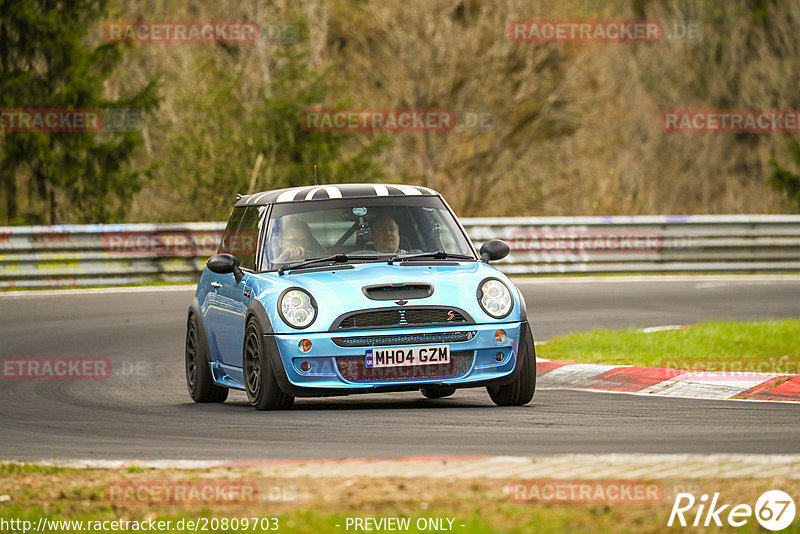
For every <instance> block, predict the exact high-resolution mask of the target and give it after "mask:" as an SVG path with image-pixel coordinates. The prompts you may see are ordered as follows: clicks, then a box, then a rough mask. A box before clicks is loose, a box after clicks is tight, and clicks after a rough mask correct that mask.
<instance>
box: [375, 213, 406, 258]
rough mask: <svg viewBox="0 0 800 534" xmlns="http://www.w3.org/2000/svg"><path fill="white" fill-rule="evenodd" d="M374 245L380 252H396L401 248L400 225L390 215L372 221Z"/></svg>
mask: <svg viewBox="0 0 800 534" xmlns="http://www.w3.org/2000/svg"><path fill="white" fill-rule="evenodd" d="M372 245H373V247H375V250H377V251H378V252H383V253H386V254H394V253H396V252H399V249H400V227H399V226H398V225H397V222H395V220H394V219H393V218H392V217H390V216H389V215H384V216H382V217H378V219H377V220H376V221H375V222H374V223H372Z"/></svg>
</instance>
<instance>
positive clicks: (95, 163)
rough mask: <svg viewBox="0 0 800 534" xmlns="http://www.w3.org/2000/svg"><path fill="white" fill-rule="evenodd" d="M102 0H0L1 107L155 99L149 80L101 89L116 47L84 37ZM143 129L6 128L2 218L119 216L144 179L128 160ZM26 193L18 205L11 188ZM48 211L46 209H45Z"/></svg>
mask: <svg viewBox="0 0 800 534" xmlns="http://www.w3.org/2000/svg"><path fill="white" fill-rule="evenodd" d="M107 4H108V2H107V1H105V0H76V1H73V2H69V3H64V4H53V3H52V2H49V1H46V0H36V1H30V0H4V1H3V2H2V3H0V107H2V108H3V109H9V108H11V109H14V108H21V109H48V108H49V109H62V110H63V109H76V110H77V109H108V108H126V109H134V110H136V111H137V112H138V113H140V114H144V113H146V112H147V111H149V110H152V109H154V108H155V107H156V106H157V104H158V99H157V96H156V88H157V87H156V82H155V80H153V79H151V80H150V81H149V82H148V83H146V84H145V86H144V87H143V88H141V89H140V90H138V91H135V92H134V93H133V94H131V95H130V96H127V97H120V98H116V99H106V98H104V97H103V93H104V84H105V81H106V79H107V78H108V77H109V76H111V75H112V74H113V71H114V69H115V67H116V66H117V65H118V64H119V62H120V60H121V58H122V53H123V49H122V47H120V46H117V45H112V44H100V45H98V46H94V47H93V46H90V45H88V44H87V34H88V28H90V27H92V25H93V24H96V22H97V20H98V19H99V18H100V17H101V16H102V15H103V14H105V13H106V10H107ZM140 144H141V133H139V132H136V131H126V132H120V133H116V132H114V133H111V132H108V131H107V130H105V129H104V131H100V132H93V131H76V132H45V131H34V132H13V131H6V132H3V143H2V145H0V182H2V184H3V186H4V187H3V189H4V194H5V197H6V198H5V200H6V202H5V215H6V219H8V220H9V221H11V222H13V223H21V224H25V223H44V222H49V223H51V224H52V223H57V222H60V221H62V220H70V221H78V222H106V221H115V220H122V219H123V217H124V215H125V213H126V210H127V208H128V207H129V206H130V203H131V200H132V197H133V195H134V194H135V193H136V192H137V191H138V190H139V188H140V187H141V177H142V171H141V170H138V171H137V170H134V169H131V168H130V167H129V165H128V160H129V159H130V158H131V156H132V155H133V152H134V150H136V148H137V147H138V146H139V145H140ZM22 190H25V191H27V192H28V193H29V196H30V197H32V198H33V202H32V205H33V207H34V209H33V210H31V211H29V212H23V213H20V212H19V209H18V200H19V199H18V193H19V192H21V191H22ZM45 211H46V213H47V215H45V213H44V212H45Z"/></svg>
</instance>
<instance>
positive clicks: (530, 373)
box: [486, 329, 536, 406]
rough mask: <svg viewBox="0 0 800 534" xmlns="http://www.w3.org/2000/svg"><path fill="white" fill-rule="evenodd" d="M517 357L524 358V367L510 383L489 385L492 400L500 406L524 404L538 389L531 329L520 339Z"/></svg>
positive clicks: (488, 389)
mask: <svg viewBox="0 0 800 534" xmlns="http://www.w3.org/2000/svg"><path fill="white" fill-rule="evenodd" d="M517 357H521V358H522V369H520V372H519V375H518V376H517V378H515V379H514V381H513V382H511V383H510V384H506V385H504V386H488V387H487V388H486V390H487V391H488V392H489V397H491V399H492V402H494V403H495V404H496V405H498V406H522V405H523V404H528V403H529V402H530V401H531V399H533V393H534V391H535V390H536V350H535V349H534V347H533V334H531V331H530V329H528V333H527V334H526V336H525V338H524V339H522V340H520V349H519V354H517Z"/></svg>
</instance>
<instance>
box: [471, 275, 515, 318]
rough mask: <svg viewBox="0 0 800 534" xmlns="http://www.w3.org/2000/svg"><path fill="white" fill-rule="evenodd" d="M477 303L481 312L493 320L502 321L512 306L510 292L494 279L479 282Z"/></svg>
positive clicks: (512, 299)
mask: <svg viewBox="0 0 800 534" xmlns="http://www.w3.org/2000/svg"><path fill="white" fill-rule="evenodd" d="M478 302H480V304H481V308H483V311H485V312H486V313H488V314H489V315H491V316H492V317H494V318H495V319H502V318H503V317H505V316H506V315H508V314H509V313H511V308H512V307H513V306H514V298H513V297H512V296H511V291H509V290H508V287H506V285H505V284H504V283H503V282H501V281H500V280H496V279H494V278H489V279H487V280H484V281H483V282H481V285H480V286H479V287H478Z"/></svg>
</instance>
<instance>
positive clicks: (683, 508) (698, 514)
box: [667, 490, 795, 531]
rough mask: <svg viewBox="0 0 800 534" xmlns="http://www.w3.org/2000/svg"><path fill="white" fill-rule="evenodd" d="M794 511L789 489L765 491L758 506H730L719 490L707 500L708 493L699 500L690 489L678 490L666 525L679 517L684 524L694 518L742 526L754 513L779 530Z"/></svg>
mask: <svg viewBox="0 0 800 534" xmlns="http://www.w3.org/2000/svg"><path fill="white" fill-rule="evenodd" d="M695 505H696V510H695ZM684 514H686V515H685V516H684ZM794 515H795V505H794V501H793V500H792V498H791V497H790V496H789V494H788V493H786V492H784V491H781V490H770V491H766V492H764V493H763V494H762V495H761V496H760V497H759V498H758V500H757V501H756V505H755V508H752V507H751V506H750V505H749V504H737V505H736V506H733V507H731V505H730V504H727V503H722V502H720V498H719V492H716V493H714V495H713V496H712V498H711V502H708V495H707V494H705V493H704V494H703V495H701V496H700V499H699V501H698V500H697V499H695V496H694V495H692V494H691V493H678V495H676V496H675V503H674V504H673V505H672V512H670V514H669V521H668V522H667V526H668V527H671V526H672V525H673V524H674V523H675V520H676V519H677V520H678V523H679V524H680V525H681V526H682V527H685V526H688V525H689V524H688V523H687V521H692V523H691V526H693V527H699V526H703V527H708V526H711V525H712V524H713V525H714V526H718V527H721V526H723V521H727V523H728V525H730V526H732V527H742V526H744V525H746V524H747V523H748V521H749V520H750V519H752V518H753V516H755V519H756V521H758V523H759V524H760V525H761V526H762V527H764V528H765V529H767V530H773V531H776V530H783V529H785V528H786V527H788V526H789V525H790V524H791V523H792V521H794ZM687 518H688V519H687Z"/></svg>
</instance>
